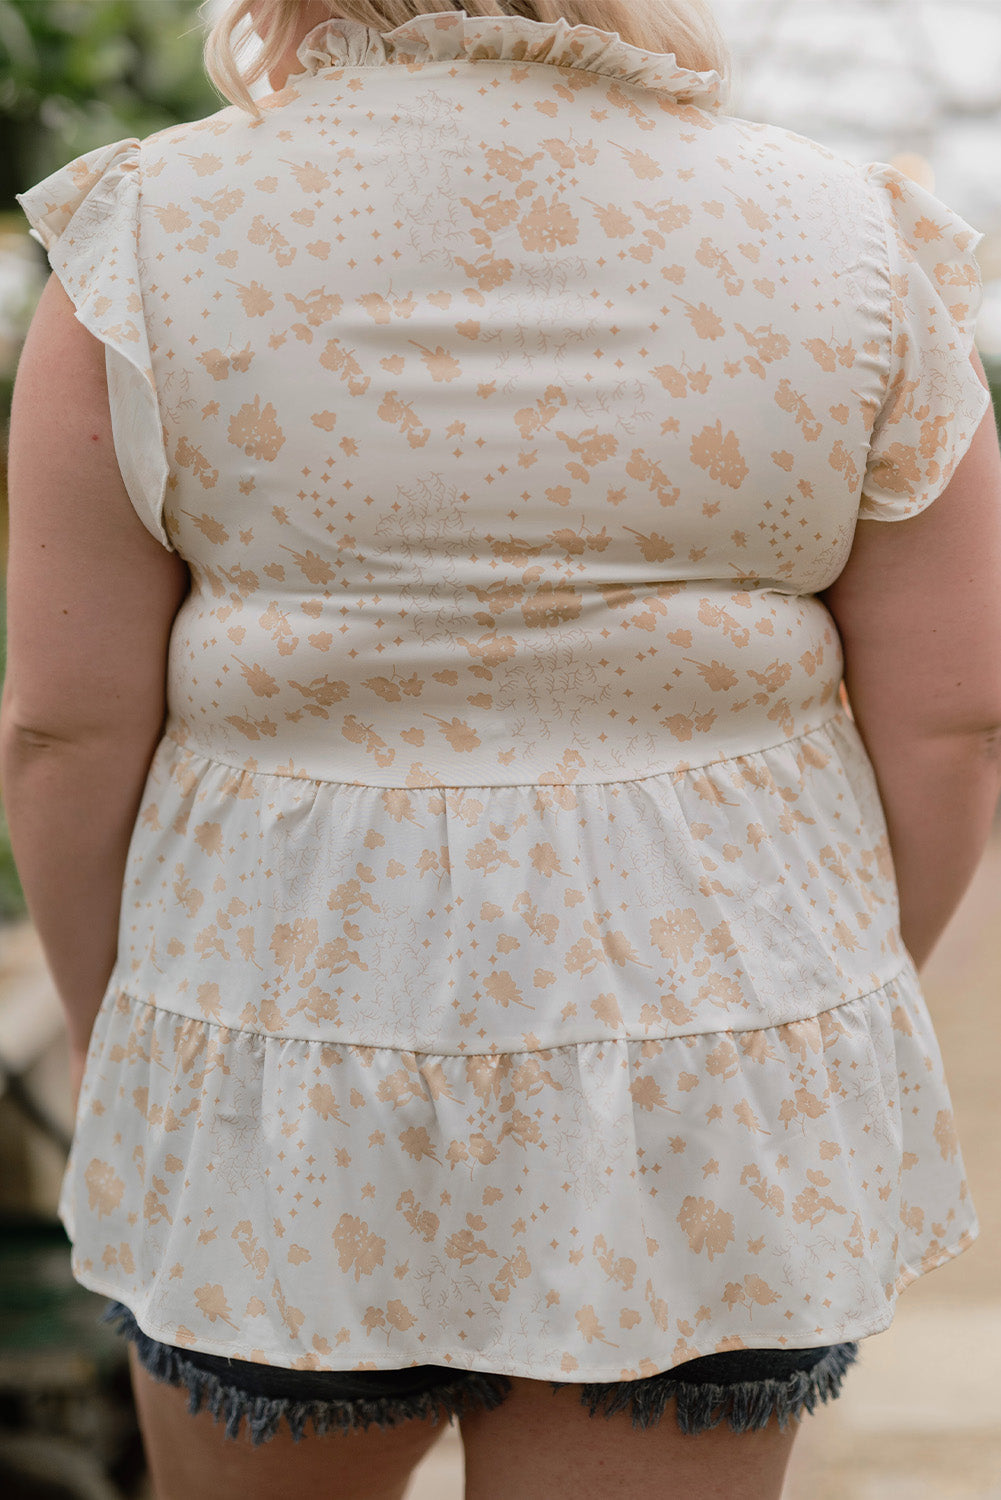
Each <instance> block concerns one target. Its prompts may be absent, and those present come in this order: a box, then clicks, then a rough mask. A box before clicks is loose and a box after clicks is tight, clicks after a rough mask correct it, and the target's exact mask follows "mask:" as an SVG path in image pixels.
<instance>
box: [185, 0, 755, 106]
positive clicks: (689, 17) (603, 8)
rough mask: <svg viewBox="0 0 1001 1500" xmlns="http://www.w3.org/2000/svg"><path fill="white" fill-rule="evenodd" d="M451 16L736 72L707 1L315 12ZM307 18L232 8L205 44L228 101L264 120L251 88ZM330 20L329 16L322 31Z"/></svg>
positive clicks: (271, 6) (275, 7)
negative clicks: (252, 50) (574, 32)
mask: <svg viewBox="0 0 1001 1500" xmlns="http://www.w3.org/2000/svg"><path fill="white" fill-rule="evenodd" d="M208 3H209V0H205V3H204V4H203V6H202V11H203V12H204V11H205V10H206V9H207V6H208ZM443 10H455V11H460V12H461V11H465V13H466V15H468V16H521V17H522V18H524V19H525V20H529V21H543V22H553V21H558V20H560V19H561V18H562V19H563V20H565V21H566V22H567V23H568V24H569V25H571V26H593V27H596V28H597V29H598V30H599V31H609V32H615V33H617V34H618V35H619V37H620V38H621V39H622V41H624V42H628V43H630V44H631V45H632V46H634V47H640V48H642V49H643V50H644V51H645V52H657V53H673V54H674V56H675V58H676V59H677V62H678V64H679V66H680V67H682V68H692V69H694V70H695V71H696V72H700V73H701V72H709V71H712V70H715V71H716V72H718V73H719V74H720V75H721V76H722V77H725V76H726V74H727V71H728V68H729V57H728V55H727V49H726V44H725V42H724V41H723V37H722V35H721V34H720V31H719V28H718V27H717V25H716V21H715V19H714V17H713V14H712V12H711V11H710V9H709V6H708V4H707V3H706V0H462V3H454V0H435V3H432V4H430V5H425V4H423V3H422V0H314V4H313V5H312V6H310V12H311V13H312V14H316V13H317V12H323V11H328V12H329V14H330V16H331V17H335V16H336V17H342V18H344V19H345V20H349V21H360V22H361V23H362V24H363V25H365V26H373V27H375V29H376V30H377V31H380V32H386V31H391V30H393V29H394V28H395V27H397V26H402V25H404V24H405V23H406V22H407V21H412V20H414V18H415V17H416V16H422V15H428V14H433V13H435V12H440V11H443ZM302 12H303V6H302V4H301V3H300V0H232V3H231V4H230V5H229V7H228V8H227V9H226V10H225V11H224V12H223V14H222V15H221V16H220V17H219V19H218V20H217V21H215V23H214V24H212V25H211V26H210V28H209V32H208V35H207V37H206V40H205V71H206V72H207V74H208V76H209V78H210V79H211V80H212V82H213V84H214V85H215V87H216V88H217V89H218V90H219V92H220V94H221V95H222V96H223V98H224V99H228V100H229V101H230V103H231V104H238V105H239V106H240V107H241V108H242V109H246V110H248V111H249V112H250V113H251V114H254V115H259V114H260V111H259V109H258V107H257V104H256V102H255V100H254V99H253V97H252V95H251V93H250V85H252V84H254V83H256V82H257V81H258V80H259V79H260V78H263V77H264V76H265V75H266V74H267V73H268V72H270V70H271V69H272V68H273V67H274V66H275V65H276V63H277V62H278V60H279V58H280V57H281V56H282V55H283V53H284V52H285V51H286V49H287V48H288V47H289V46H290V44H291V43H292V42H293V41H294V40H295V39H296V36H297V35H298V34H299V32H300V31H302V34H303V35H305V30H304V29H303V27H302ZM322 20H323V16H322V14H321V16H320V21H319V22H314V24H322ZM306 29H310V28H306ZM255 31H256V32H257V33H258V35H259V36H260V37H261V39H262V43H263V45H262V46H261V49H260V52H259V54H258V55H257V56H256V57H255V58H254V60H253V62H252V63H250V64H248V65H247V66H246V67H241V66H240V61H239V56H240V53H241V52H242V51H243V49H244V48H245V46H246V44H247V43H248V42H249V41H250V40H251V38H252V36H253V33H254V32H255Z"/></svg>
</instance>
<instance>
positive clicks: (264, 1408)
mask: <svg viewBox="0 0 1001 1500" xmlns="http://www.w3.org/2000/svg"><path fill="white" fill-rule="evenodd" d="M100 1321H101V1322H102V1323H110V1324H111V1325H112V1326H113V1327H114V1328H115V1331H116V1332H117V1333H120V1334H122V1335H123V1336H124V1337H125V1338H127V1339H129V1340H130V1341H131V1342H132V1343H133V1344H134V1345H135V1349H136V1355H137V1357H138V1359H139V1363H140V1364H141V1365H142V1367H143V1369H144V1370H146V1371H147V1373H148V1374H150V1375H151V1376H152V1377H153V1379H154V1380H160V1381H163V1382H164V1383H165V1384H167V1385H175V1386H180V1387H181V1388H182V1389H186V1390H187V1392H188V1411H189V1412H190V1413H191V1415H192V1416H195V1415H197V1413H198V1412H199V1411H201V1410H202V1408H203V1407H205V1408H207V1410H208V1411H209V1412H210V1413H211V1415H212V1418H213V1420H214V1421H216V1422H225V1424H226V1427H225V1436H226V1437H227V1438H232V1439H236V1438H238V1437H239V1435H240V1428H241V1426H242V1423H243V1421H244V1419H246V1423H247V1431H248V1434H249V1437H250V1441H251V1443H252V1444H253V1446H254V1447H257V1446H258V1445H259V1444H261V1443H266V1442H268V1441H269V1439H271V1438H273V1437H275V1436H276V1434H277V1433H278V1430H279V1428H280V1426H281V1423H282V1419H283V1418H284V1419H285V1421H287V1422H288V1425H289V1428H290V1429H291V1432H292V1436H293V1438H294V1439H295V1441H296V1442H297V1443H298V1442H300V1441H301V1439H302V1438H303V1437H304V1436H305V1435H306V1427H307V1424H308V1423H312V1426H313V1430H314V1431H315V1432H316V1433H317V1435H318V1436H322V1435H323V1434H324V1433H327V1432H330V1431H332V1430H334V1429H337V1430H338V1431H340V1432H349V1431H352V1430H355V1429H358V1428H366V1427H368V1426H370V1425H371V1424H372V1423H373V1422H374V1423H376V1424H377V1425H378V1426H379V1427H383V1428H385V1427H396V1426H398V1425H399V1424H400V1423H402V1422H408V1421H411V1420H413V1419H415V1418H417V1419H421V1420H425V1421H426V1420H428V1419H430V1421H431V1424H432V1426H435V1427H436V1426H437V1425H438V1423H439V1421H440V1420H441V1419H442V1418H443V1417H444V1418H445V1419H446V1420H447V1421H448V1422H451V1421H452V1419H453V1417H461V1416H462V1415H463V1414H464V1413H465V1412H467V1411H469V1410H470V1409H471V1408H483V1409H485V1410H487V1411H491V1410H492V1409H493V1408H494V1407H496V1406H499V1405H500V1404H501V1402H502V1401H503V1400H504V1399H505V1398H506V1396H507V1395H508V1393H509V1391H510V1389H511V1385H510V1381H509V1380H508V1378H507V1376H506V1375H493V1374H488V1373H484V1372H482V1371H479V1370H465V1371H462V1372H461V1374H460V1373H457V1375H456V1379H455V1380H454V1381H449V1382H448V1383H446V1384H443V1385H440V1386H435V1387H433V1388H432V1389H431V1390H426V1391H415V1392H414V1393H413V1394H411V1395H406V1396H373V1397H368V1396H363V1397H357V1398H354V1399H351V1400H347V1401H337V1400H322V1401H315V1400H314V1401H297V1400H295V1399H290V1398H275V1397H271V1396H261V1395H251V1394H249V1393H248V1392H246V1391H242V1390H240V1389H239V1388H238V1387H236V1386H233V1385H227V1383H226V1381H225V1380H224V1379H223V1378H221V1377H220V1376H219V1375H216V1374H214V1373H212V1372H210V1371H207V1370H201V1369H199V1368H198V1366H197V1365H195V1364H193V1363H192V1362H191V1360H189V1359H186V1358H185V1355H184V1352H183V1350H180V1349H177V1348H175V1347H174V1345H172V1344H161V1343H159V1342H158V1341H157V1340H156V1339H152V1338H150V1336H149V1335H148V1334H147V1333H144V1332H143V1330H142V1329H141V1328H140V1327H139V1324H138V1323H137V1322H136V1320H135V1318H134V1317H133V1315H132V1313H131V1312H130V1311H129V1309H128V1308H127V1307H124V1306H123V1305H121V1304H117V1303H112V1304H111V1305H109V1306H108V1307H107V1308H106V1309H105V1311H104V1312H103V1313H102V1314H101V1319H100Z"/></svg>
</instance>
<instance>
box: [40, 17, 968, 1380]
mask: <svg viewBox="0 0 1001 1500" xmlns="http://www.w3.org/2000/svg"><path fill="white" fill-rule="evenodd" d="M300 59H301V61H302V63H303V67H304V70H303V71H302V72H300V73H298V74H296V75H294V76H293V77H292V78H291V79H290V80H289V84H288V86H287V87H286V88H285V89H284V91H282V92H281V93H279V94H276V95H273V96H271V97H270V98H269V99H268V100H267V101H266V104H265V107H264V110H263V115H262V118H261V119H260V120H259V121H258V120H255V119H254V118H252V117H251V116H250V115H249V114H247V113H245V112H243V111H241V110H239V109H237V108H233V107H230V108H225V109H222V110H220V111H219V112H218V113H216V114H214V115H212V116H210V117H209V118H208V119H205V120H200V121H197V122H195V123H193V124H186V125H182V126H178V127H176V128H172V129H169V130H166V131H163V132H161V133H160V134H158V135H155V136H153V137H151V138H150V139H148V140H146V141H143V142H138V141H134V140H128V141H120V142H117V143H115V144H113V145H110V146H107V147H105V148H103V149H101V150H98V151H94V152H91V153H90V154H89V155H87V156H84V157H82V158H80V159H79V160H77V161H75V162H72V163H71V164H70V165H69V166H67V167H66V168H64V169H63V170H61V171H59V172H57V173H55V174H54V175H53V176H52V177H50V178H48V179H47V180H46V181H45V182H42V183H41V184H39V185H38V186H37V187H35V188H33V189H31V190H30V191H29V192H27V193H25V194H24V195H22V198H21V202H22V204H23V206H24V209H25V212H26V213H27V215H28V217H29V219H30V221H31V223H32V225H33V226H34V232H35V234H36V236H37V237H38V238H39V239H40V240H41V241H42V243H43V244H44V245H45V246H46V248H47V250H48V253H49V256H50V259H51V263H52V265H53V267H54V269H55V271H56V272H57V274H58V275H59V276H60V278H61V279H62V280H63V282H64V284H65V286H66V288H67V290H68V292H69V294H70V296H71V297H72V298H73V300H74V302H75V304H76V307H77V314H78V317H79V318H80V320H81V322H83V323H84V325H85V326H86V327H87V328H88V329H90V330H91V332H92V333H94V334H95V335H96V336H97V337H98V338H99V339H101V340H102V341H103V342H104V343H105V345H106V348H107V369H108V381H109V393H110V399H111V404H112V413H113V421H114V432H115V441H116V447H117V450H118V454H119V459H120V463H121V467H122V472H123V475H124V477H125V481H126V484H127V486H128V489H129V493H130V495H131V497H132V500H133V502H134V504H135V507H136V509H137V511H138V513H139V515H140V516H141V518H142V519H143V521H144V522H145V524H146V526H147V527H148V528H149V529H150V531H151V532H152V533H153V534H154V536H156V537H158V538H159V539H160V541H161V542H162V544H163V545H164V546H165V547H168V548H173V549H176V550H177V552H178V553H179V554H180V555H181V556H182V557H183V558H184V559H185V561H186V562H187V564H188V566H189V568H190V572H191V591H190V595H189V597H188V598H187V599H186V600H185V602H184V603H183V605H182V607H181V609H180V612H179V614H178V616H177V620H176V623H175V626H174V629H173V633H172V637H171V641H170V655H169V664H168V683H169V690H168V715H167V720H166V724H165V729H164V733H163V736H162V740H161V741H160V743H159V745H158V747H157V749H156V752H155V755H154V758H153V762H152V765H151V767H150V771H149V777H148V781H147V785H146V788H145V793H144V796H143V800H142V806H141V810H140V812H139V816H138V818H137V821H136V825H135V831H134V835H133V839H132V843H131V847H130V851H129V859H128V866H127V873H126V880H125V886H124V892H123V903H122V911H121V927H120V942H119V951H118V959H117V964H116V967H115V971H114V974H113V976H112V979H111V982H110V984H109V987H108V991H107V994H106V996H105V999H104V1003H103V1005H102V1008H101V1013H100V1016H99V1018H98V1022H97V1026H96V1028H95V1031H94V1036H93V1040H92V1044H91V1049H90V1054H89V1059H88V1065H87V1071H86V1076H85V1080H84V1086H83V1092H82V1097H81V1104H80V1111H79V1117H78V1123H77V1130H76V1136H75V1140H74V1145H73V1152H72V1156H71V1160H70V1163H69V1166H68V1168H67V1173H66V1178H65V1182H64V1187H63V1196H62V1202H61V1213H62V1216H63V1219H64V1222H65V1224H66V1226H67V1229H68V1230H69V1233H70V1235H71V1237H72V1239H73V1241H74V1267H75V1272H76V1275H77V1276H78V1277H79V1279H80V1280H81V1281H82V1282H84V1283H85V1284H86V1285H87V1286H89V1287H92V1288H94V1289H95V1290H97V1291H101V1292H105V1293H107V1294H109V1295H111V1296H113V1297H116V1298H118V1299H120V1300H121V1301H123V1302H125V1303H127V1304H128V1305H129V1306H130V1307H131V1308H132V1309H133V1311H134V1313H135V1315H136V1317H137V1319H138V1321H139V1323H140V1324H141V1326H142V1327H143V1328H144V1329H145V1330H146V1331H147V1332H148V1333H149V1334H151V1335H152V1336H154V1337H156V1338H159V1339H162V1340H165V1341H167V1342H169V1343H173V1344H180V1345H184V1346H190V1347H193V1348H196V1349H200V1350H204V1351H207V1352H210V1353H216V1354H224V1355H231V1356H235V1357H237V1358H241V1359H250V1360H260V1361H267V1362H270V1363H272V1364H276V1365H282V1366H290V1367H295V1368H311V1369H335V1370H336V1369H377V1368H399V1367H403V1366H408V1365H413V1364H431V1363H434V1364H442V1365H454V1366H455V1367H456V1368H461V1369H476V1370H490V1371H499V1372H503V1373H508V1374H512V1375H527V1376H531V1377H536V1378H545V1377H551V1378H554V1379H564V1380H566V1379H570V1380H577V1381H591V1380H593V1381H605V1380H619V1379H631V1378H636V1377H639V1376H642V1375H647V1374H652V1373H654V1372H656V1371H660V1370H667V1369H670V1368H672V1367H673V1366H675V1365H677V1364H679V1363H681V1362H683V1361H684V1360H687V1359H693V1358H696V1357H698V1356H699V1355H702V1354H708V1353H712V1352H714V1351H717V1350H724V1349H731V1348H740V1347H745V1346H747V1347H759V1348H797V1347H809V1346H816V1345H820V1344H826V1343H833V1342H836V1341H840V1340H849V1339H857V1338H859V1337H861V1336H864V1335H867V1334H871V1333H875V1332H877V1331H879V1330H881V1329H883V1328H885V1327H886V1326H887V1325H888V1324H889V1322H890V1321H891V1319H892V1316H893V1309H894V1305H895V1302H896V1298H897V1296H898V1293H899V1292H900V1290H901V1289H902V1288H903V1287H904V1286H906V1285H907V1283H908V1282H909V1281H911V1280H913V1279H914V1278H915V1277H917V1276H919V1275H920V1274H922V1273H923V1272H927V1271H929V1270H930V1269H932V1268H933V1267H935V1266H937V1265H939V1264H940V1263H942V1262H943V1261H945V1260H947V1259H949V1258H950V1257H953V1256H955V1255H957V1254H958V1253H959V1252H961V1251H962V1250H964V1249H965V1248H966V1247H967V1246H968V1245H969V1244H971V1242H972V1241H973V1239H974V1238H975V1236H976V1234H977V1231H978V1225H977V1219H976V1214H975V1211H974V1207H973V1205H972V1203H971V1201H970V1195H969V1191H968V1187H967V1182H966V1179H965V1175H964V1168H963V1161H962V1155H961V1152H960V1149H959V1144H958V1142H957V1139H956V1133H955V1128H954V1122H953V1114H952V1109H951V1104H950V1097H949V1093H948V1087H947V1082H946V1079H945V1077H944V1074H943V1068H942V1061H941V1057H940V1054H939V1050H938V1047H937V1043H936V1038H935V1035H934V1030H933V1027H932V1024H931V1020H930V1017H929V1014H928V1011H927V1008H926V1005H925V1002H924V999H923V997H922V994H921V990H920V987H919V984H918V981H917V978H916V975H915V972H914V968H913V966H912V964H911V962H910V960H909V957H908V955H907V953H906V951H905V950H904V948H903V945H902V943H901V939H900V933H899V926H898V911H897V901H896V890H895V885H894V876H893V869H892V864H891V860H890V853H889V848H888V843H887V837H886V829H885V825H884V821H883V815H882V811H881V808H880V803H879V798H878V795H877V790H876V785H875V780H874V777H873V772H872V768H871V765H870V763H869V761H868V759H867V756H866V753H865V751H864V749H863V746H862V743H861V741H860V738H859V736H858V734H857V732H856V730H855V727H854V725H853V723H852V720H851V718H850V716H849V715H848V714H847V712H846V711H845V708H844V706H843V702H842V699H841V696H840V694H839V687H840V682H841V672H842V660H841V654H840V645H839V639H838V634H837V631H836V630H835V628H834V624H833V621H832V619H831V617H830V615H829V614H828V612H827V610H826V609H825V607H824V605H823V603H822V601H821V600H820V599H819V598H818V594H819V593H820V592H821V591H823V590H824V589H825V588H826V587H827V586H828V585H829V584H830V583H831V582H832V581H833V580H834V579H835V578H836V577H837V576H838V573H839V572H840V570H841V569H842V567H843V565H844V563H845V560H846V558H847V557H848V554H849V550H850V548H851V545H852V537H853V532H854V528H855V525H856V521H857V519H858V518H859V517H860V516H861V517H863V518H866V519H872V520H886V521H896V520H898V519H902V518H905V517H908V516H911V515H914V514H916V513H917V512H918V511H920V510H921V509H922V508H923V507H924V506H926V505H928V504H930V503H931V502H932V501H933V500H934V499H935V498H936V497H937V496H938V495H939V494H940V493H941V491H942V489H943V488H944V486H945V485H946V483H947V482H948V480H949V477H950V475H951V473H952V471H953V469H954V468H955V465H956V463H957V462H958V460H959V459H960V457H961V456H962V454H963V452H964V451H965V449H966V448H967V446H968V445H969V443H970V441H971V439H972V437H973V434H974V432H975V430H976V428H977V425H978V423H979V422H980V420H981V418H982V416H983V414H984V412H985V410H986V407H987V395H986V392H985V391H984V389H983V387H982V385H981V384H980V381H979V380H978V378H977V376H976V374H975V372H974V371H973V370H972V368H971V366H970V364H969V353H970V348H971V342H972V330H973V322H974V317H975V314H976V311H977V306H978V301H979V296H980V283H979V277H978V272H977V266H976V262H975V260H974V256H973V251H974V247H975V245H976V242H977V239H978V236H977V235H976V234H975V233H974V231H973V230H971V229H970V228H969V226H968V225H966V224H965V223H964V222H963V221H962V220H961V219H960V218H958V217H957V215H956V214H954V213H953V212H951V210H949V209H948V208H946V207H945V206H944V205H943V204H942V203H940V202H939V201H937V200H936V199H935V198H933V197H931V196H930V195H929V194H928V193H926V192H924V191H922V189H920V188H919V187H917V186H915V185H914V184H913V183H911V182H910V181H908V180H907V179H906V178H904V177H902V176H901V175H899V174H898V173H897V172H895V171H894V170H893V169H892V168H890V167H887V166H883V165H879V164H877V165H874V166H871V167H869V168H866V169H860V168H858V167H856V166H854V165H852V164H851V163H849V162H847V161H845V160H843V159H841V158H839V157H837V156H835V155H832V154H831V153H830V152H828V151H826V150H825V149H823V148H822V147H820V146H818V145H816V144H815V143H814V142H812V141H809V140H804V139H802V138H801V137H798V136H795V135H791V134H789V133H788V132H785V131H782V130H778V129H774V128H772V127H769V126H765V125H760V124H753V123H749V122H747V121H744V120H739V119H733V118H730V117H728V116H726V115H725V114H723V113H722V112H721V111H720V108H719V103H720V92H721V90H720V80H719V79H718V77H717V76H716V75H715V74H699V73H693V72H689V71H686V70H684V69H681V68H679V67H678V66H677V65H676V63H675V59H674V58H673V57H672V56H668V55H659V54H651V53H647V52H643V51H641V50H640V49H639V48H636V47H633V46H631V45H628V44H626V43H624V42H623V41H622V40H621V39H620V38H619V37H618V36H617V35H615V34H609V33H604V32H601V31H598V30H595V29H594V28H591V27H586V26H569V25H567V23H566V22H565V21H558V22H556V23H554V24H543V23H539V22H532V21H526V20H522V19H516V18H511V17H506V18H501V19H492V18H491V19H488V20H482V19H472V18H470V17H468V16H466V15H465V14H463V13H461V12H453V11H449V12H442V13H437V14H428V15H423V16H421V17H420V18H419V19H417V20H415V21H412V22H409V23H407V24H406V25H404V26H400V27H398V28H396V29H395V30H394V31H391V32H389V33H388V34H385V35H380V34H379V33H378V32H377V31H376V30H374V29H370V28H367V27H365V26H362V25H360V24H359V23H357V22H349V21H344V20H335V21H331V22H329V23H327V24H325V25H324V26H321V27H319V28H317V29H316V30H315V31H313V32H312V33H310V35H309V36H308V38H307V39H306V41H305V42H304V44H303V46H302V48H301V50H300Z"/></svg>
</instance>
